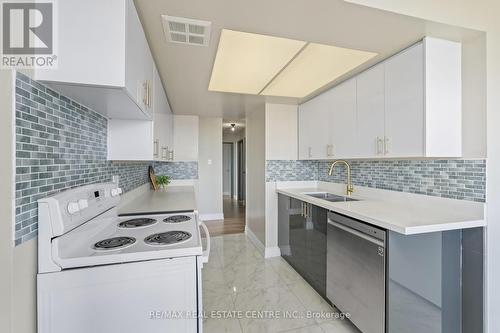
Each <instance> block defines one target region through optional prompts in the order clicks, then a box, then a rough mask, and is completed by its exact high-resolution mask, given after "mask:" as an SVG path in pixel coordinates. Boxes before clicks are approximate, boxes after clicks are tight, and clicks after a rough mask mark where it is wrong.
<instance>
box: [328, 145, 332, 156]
mask: <svg viewBox="0 0 500 333" xmlns="http://www.w3.org/2000/svg"><path fill="white" fill-rule="evenodd" d="M326 156H327V157H332V156H333V145H326Z"/></svg>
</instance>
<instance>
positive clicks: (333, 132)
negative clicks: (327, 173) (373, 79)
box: [325, 78, 357, 159]
mask: <svg viewBox="0 0 500 333" xmlns="http://www.w3.org/2000/svg"><path fill="white" fill-rule="evenodd" d="M325 94H328V95H329V99H330V101H331V102H330V106H329V114H330V120H329V126H328V128H329V134H330V140H329V141H330V142H331V144H332V145H333V147H332V149H331V150H330V156H329V158H334V159H337V158H352V157H356V156H357V145H356V78H353V79H350V80H348V81H345V82H343V83H341V84H339V85H338V86H336V87H334V88H333V89H331V90H329V91H327V92H326V93H325Z"/></svg>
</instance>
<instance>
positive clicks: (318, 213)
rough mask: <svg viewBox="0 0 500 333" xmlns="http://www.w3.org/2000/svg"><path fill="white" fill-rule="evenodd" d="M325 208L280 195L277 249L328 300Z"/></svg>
mask: <svg viewBox="0 0 500 333" xmlns="http://www.w3.org/2000/svg"><path fill="white" fill-rule="evenodd" d="M327 213H328V211H327V210H326V209H324V208H321V207H317V206H314V205H311V204H309V203H305V202H303V201H300V200H297V199H294V198H290V197H287V196H285V195H282V194H279V195H278V246H279V248H280V251H281V256H282V257H283V258H284V259H285V260H286V261H287V262H288V263H289V264H290V265H291V266H292V267H293V268H294V269H295V270H296V271H297V272H298V273H299V274H300V275H301V276H302V277H303V278H304V279H305V280H306V281H307V282H308V283H309V284H310V285H311V286H312V287H313V288H314V289H315V290H316V291H317V292H318V293H319V294H320V295H321V296H322V297H323V298H326V226H327Z"/></svg>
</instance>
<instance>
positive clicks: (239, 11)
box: [135, 0, 478, 119]
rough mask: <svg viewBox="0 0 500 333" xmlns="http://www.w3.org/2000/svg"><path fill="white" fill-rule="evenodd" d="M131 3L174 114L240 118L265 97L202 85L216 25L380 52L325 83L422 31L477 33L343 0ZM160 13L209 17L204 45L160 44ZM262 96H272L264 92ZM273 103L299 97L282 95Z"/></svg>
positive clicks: (455, 35)
mask: <svg viewBox="0 0 500 333" xmlns="http://www.w3.org/2000/svg"><path fill="white" fill-rule="evenodd" d="M135 3H136V6H137V9H138V11H139V16H140V18H141V21H142V23H143V26H144V29H145V32H146V36H147V38H148V41H149V44H150V47H151V49H152V52H153V57H154V59H155V62H156V65H157V66H158V69H159V71H160V75H161V78H162V80H163V83H164V85H165V87H166V90H167V95H168V99H169V101H170V104H171V107H172V110H173V112H174V113H176V114H197V115H204V116H223V117H226V118H233V119H239V118H244V115H245V111H246V110H249V109H252V108H255V107H256V106H257V105H260V104H263V103H264V101H266V97H264V96H254V95H242V94H232V93H220V92H211V91H208V83H209V80H210V74H211V71H212V65H213V62H214V58H215V54H216V51H217V44H218V41H219V36H220V32H221V30H222V29H223V28H226V29H233V30H239V31H246V32H252V33H258V34H266V35H273V36H278V37H286V38H292V39H297V40H304V41H308V42H314V43H323V44H330V45H335V46H339V47H346V48H353V49H362V50H367V51H372V52H376V53H378V54H379V55H378V56H377V57H375V58H374V59H373V60H372V61H370V62H368V63H366V64H365V65H363V66H362V67H360V68H358V69H356V70H354V71H352V72H350V73H348V74H346V75H345V76H343V77H341V78H339V79H338V80H337V81H335V82H333V83H332V84H331V85H334V84H336V83H338V82H340V81H342V80H344V79H345V78H346V77H349V76H352V75H353V74H354V73H355V72H358V71H360V70H362V69H364V68H366V67H369V66H371V65H372V64H373V63H376V62H378V61H380V60H381V59H384V58H387V57H388V56H390V55H391V54H394V53H396V52H397V51H399V50H401V49H403V48H404V47H406V46H408V45H410V44H412V43H414V42H416V41H418V40H419V39H421V38H422V37H423V36H425V35H430V36H435V37H442V38H448V39H452V40H457V41H461V40H465V39H468V38H473V37H475V36H477V34H478V32H475V31H471V30H465V29H461V28H457V27H451V26H445V25H441V24H437V23H432V22H426V21H422V20H419V19H415V18H411V17H407V16H402V15H398V14H394V13H389V12H384V11H380V10H376V9H372V8H367V7H362V6H358V5H353V4H349V3H345V2H343V1H342V0H315V1H311V0H294V1H290V0H272V1H269V0H252V1H248V0H209V1H207V0H182V1H179V0H135ZM162 14H167V15H173V16H181V17H187V18H191V19H199V20H207V21H211V22H212V28H211V29H212V31H211V39H210V43H209V46H208V47H201V46H191V45H183V44H176V43H167V42H166V39H165V36H164V33H163V27H162V22H161V15H162ZM331 85H330V86H331ZM325 89H326V88H325ZM325 89H323V90H325ZM317 93H319V92H317ZM317 93H316V94H317ZM310 97H311V96H309V98H310ZM267 100H271V101H273V100H274V99H273V98H270V97H267ZM278 101H279V102H286V103H295V102H302V100H294V99H285V100H283V99H282V98H280V99H279V100H278Z"/></svg>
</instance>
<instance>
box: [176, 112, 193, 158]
mask: <svg viewBox="0 0 500 333" xmlns="http://www.w3.org/2000/svg"><path fill="white" fill-rule="evenodd" d="M174 160H175V161H197V160H198V116H178V115H174Z"/></svg>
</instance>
